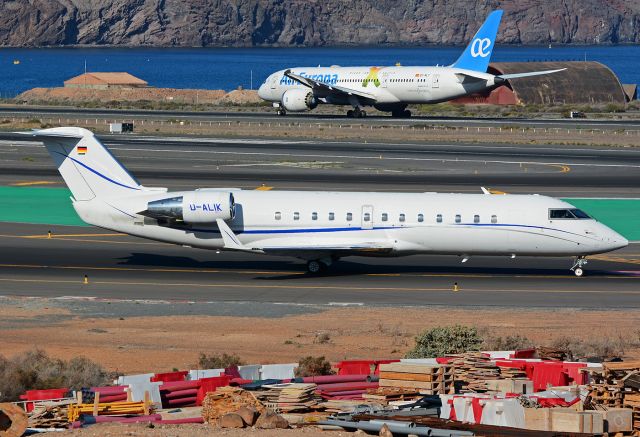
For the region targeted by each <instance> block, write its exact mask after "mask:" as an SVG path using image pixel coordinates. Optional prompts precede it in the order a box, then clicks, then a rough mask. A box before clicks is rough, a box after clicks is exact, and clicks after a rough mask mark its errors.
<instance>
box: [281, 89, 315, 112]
mask: <svg viewBox="0 0 640 437" xmlns="http://www.w3.org/2000/svg"><path fill="white" fill-rule="evenodd" d="M282 106H284V109H286V110H287V111H291V112H302V111H308V110H310V109H313V108H315V107H316V106H318V100H317V99H316V98H315V97H314V96H313V93H312V92H311V91H307V90H302V89H292V90H286V91H285V92H284V94H283V95H282Z"/></svg>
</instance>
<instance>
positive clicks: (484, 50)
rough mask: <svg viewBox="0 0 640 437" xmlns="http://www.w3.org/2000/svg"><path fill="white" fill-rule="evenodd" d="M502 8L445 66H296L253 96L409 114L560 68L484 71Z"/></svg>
mask: <svg viewBox="0 0 640 437" xmlns="http://www.w3.org/2000/svg"><path fill="white" fill-rule="evenodd" d="M501 19H502V11H500V10H497V11H494V12H492V13H491V14H489V17H487V20H486V21H485V22H484V24H483V25H482V27H480V30H478V32H477V33H476V35H475V36H474V37H473V39H472V40H471V43H469V45H468V46H467V48H466V49H465V51H464V52H463V53H462V55H461V56H460V58H458V60H457V61H456V62H455V63H454V64H453V65H451V66H448V67H438V66H436V67H402V66H396V67H339V66H332V67H297V68H289V69H286V70H280V71H277V72H275V73H273V74H271V75H270V76H269V77H268V78H267V79H266V80H265V82H264V83H263V84H262V85H261V86H260V88H259V90H258V95H259V96H260V97H261V98H262V99H263V100H266V101H269V102H272V103H273V105H274V107H275V108H277V111H278V114H280V115H285V114H286V112H287V111H290V112H302V111H308V110H311V109H314V108H315V107H317V106H318V105H319V104H332V105H344V106H352V107H353V109H350V110H349V111H348V112H347V116H349V117H364V116H366V112H365V111H364V110H363V108H364V107H366V106H373V107H374V108H376V109H378V110H379V111H385V112H391V115H392V116H393V117H410V116H411V112H410V111H408V110H407V109H406V108H407V105H408V104H411V103H417V104H420V103H440V102H445V101H447V100H452V99H455V98H458V97H462V96H466V95H469V94H473V93H477V92H483V91H488V90H491V89H493V88H496V87H498V86H500V85H504V84H505V83H506V82H507V80H511V79H518V78H521V77H530V76H537V75H541V74H550V73H556V72H559V71H562V70H563V69H560V70H547V71H534V72H528V73H518V74H503V75H498V76H496V75H493V74H488V73H487V67H488V66H489V60H490V58H491V53H492V52H493V47H494V43H495V40H496V35H497V33H498V27H499V26H500V20H501Z"/></svg>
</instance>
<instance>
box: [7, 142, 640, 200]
mask: <svg viewBox="0 0 640 437" xmlns="http://www.w3.org/2000/svg"><path fill="white" fill-rule="evenodd" d="M103 141H104V142H105V143H106V144H107V145H108V146H109V147H110V149H111V151H112V152H113V153H114V154H115V155H116V156H117V157H118V158H119V159H121V160H122V162H123V163H124V164H125V166H127V168H128V169H129V170H130V171H131V172H132V173H133V174H134V175H135V176H136V177H137V178H138V179H139V180H140V181H141V182H142V183H143V184H144V185H147V186H166V187H169V188H170V189H190V188H198V187H211V186H214V187H216V186H217V187H220V186H232V187H239V188H250V189H253V188H256V187H258V186H261V185H265V186H267V187H271V188H273V189H300V190H313V189H319V188H320V189H330V190H341V191H344V190H365V191H414V192H422V191H443V192H476V193H477V192H480V186H487V187H490V188H492V189H496V190H499V191H504V192H509V193H538V194H547V195H552V196H557V197H640V150H638V149H634V148H615V147H583V146H580V147H577V146H564V147H559V146H554V145H549V146H530V145H481V144H455V145H452V144H414V143H397V144H388V143H367V144H363V143H357V142H327V141H322V140H318V141H292V140H254V139H224V138H218V139H215V138H214V139H203V138H162V137H141V136H105V137H103ZM33 182H36V183H38V182H42V183H43V184H47V183H51V184H53V185H55V184H58V185H60V184H61V178H60V176H59V175H58V173H57V171H56V169H55V168H54V167H53V165H52V163H51V160H50V158H49V156H48V154H47V153H46V150H45V149H44V147H43V146H42V145H41V144H40V143H35V142H28V141H26V142H25V139H24V138H19V137H17V136H16V135H13V134H7V133H3V134H0V184H2V185H10V184H16V183H26V184H28V183H33Z"/></svg>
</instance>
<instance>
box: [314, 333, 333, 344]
mask: <svg viewBox="0 0 640 437" xmlns="http://www.w3.org/2000/svg"><path fill="white" fill-rule="evenodd" d="M330 341H331V336H330V335H329V334H328V333H327V332H322V333H320V334H317V335H316V343H318V344H327V343H329V342H330Z"/></svg>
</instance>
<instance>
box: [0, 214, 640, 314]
mask: <svg viewBox="0 0 640 437" xmlns="http://www.w3.org/2000/svg"><path fill="white" fill-rule="evenodd" d="M49 229H50V227H49V226H43V225H16V224H8V223H4V224H0V295H6V296H43V297H61V296H66V297H68V298H84V299H88V298H98V299H134V300H135V299H139V300H162V301H176V302H185V301H194V302H251V303H270V304H273V303H282V304H288V305H291V304H299V305H335V306H345V305H357V306H360V305H373V306H376V305H392V306H404V305H411V306H424V305H447V306H459V307H468V306H486V307H492V306H500V307H524V308H558V307H562V308H567V307H569V308H591V309H596V308H608V309H630V308H637V307H640V265H639V264H640V253H639V252H640V245H632V246H630V247H629V248H627V249H625V250H623V251H620V252H616V253H614V254H610V255H602V256H598V257H595V259H593V260H592V261H591V262H590V264H589V265H588V268H587V275H585V276H584V277H582V278H576V277H574V276H572V274H571V272H569V270H568V269H569V267H570V265H571V260H570V259H568V258H552V259H534V258H518V259H515V260H511V259H508V258H500V259H496V258H486V257H485V258H472V259H471V260H470V261H468V262H467V263H466V264H465V265H464V266H462V265H461V264H460V261H459V258H456V257H433V256H413V257H408V258H402V259H368V258H356V257H354V258H348V259H345V260H344V261H340V262H338V263H336V264H334V265H333V266H332V269H331V272H330V273H329V274H328V275H327V276H320V277H313V276H309V275H307V274H306V273H305V267H304V264H302V263H301V262H298V261H295V260H290V259H288V258H278V257H267V256H259V255H251V254H237V253H224V252H223V253H220V254H216V253H215V252H213V251H204V250H196V249H189V248H183V247H180V246H174V245H167V244H164V243H157V242H152V241H147V240H141V239H138V238H134V237H128V236H122V235H118V234H114V233H112V232H107V231H103V230H98V229H94V228H89V229H88V228H77V227H59V228H54V229H52V231H53V238H51V239H48V238H47V231H48V230H49ZM84 275H87V276H88V280H89V283H88V284H87V285H85V284H83V279H84ZM456 282H457V283H458V285H459V287H460V291H459V292H453V291H452V289H453V285H454V283H456Z"/></svg>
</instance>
